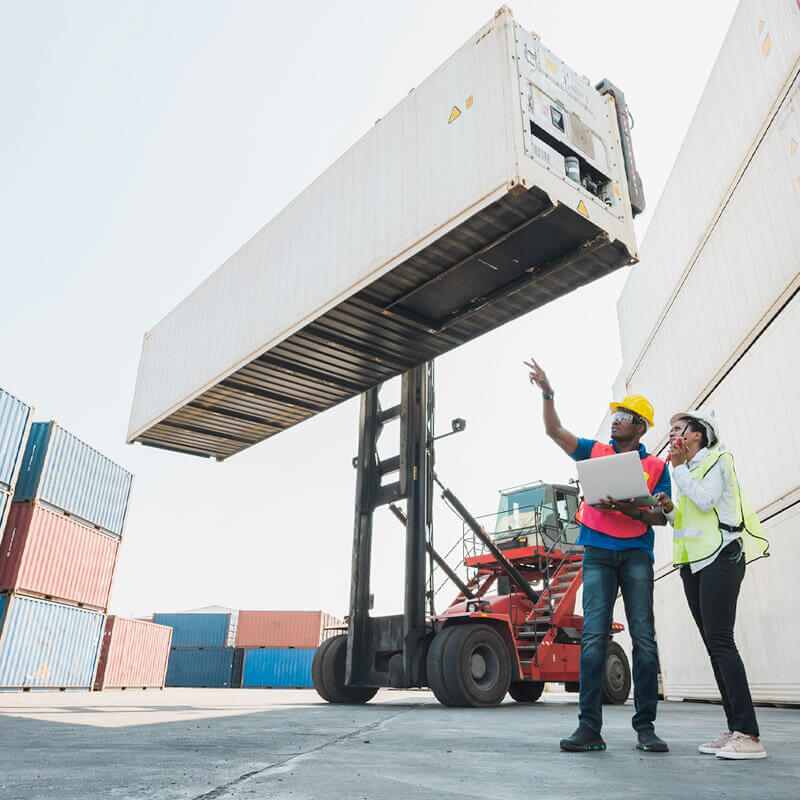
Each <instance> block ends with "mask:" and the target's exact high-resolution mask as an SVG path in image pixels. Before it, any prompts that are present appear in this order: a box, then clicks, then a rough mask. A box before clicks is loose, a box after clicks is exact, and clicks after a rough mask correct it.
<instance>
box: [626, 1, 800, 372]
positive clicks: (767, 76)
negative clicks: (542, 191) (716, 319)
mask: <svg viewBox="0 0 800 800" xmlns="http://www.w3.org/2000/svg"><path fill="white" fill-rule="evenodd" d="M799 56H800V9H798V8H797V6H796V4H794V3H791V2H786V1H785V0H742V2H741V3H740V4H739V8H738V9H737V11H736V13H735V15H734V18H733V21H732V23H731V27H730V29H729V30H728V34H727V36H726V39H725V41H724V43H723V45H722V48H721V50H720V53H719V56H718V57H717V61H716V63H715V65H714V68H713V71H712V73H711V76H710V77H709V80H708V83H707V85H706V88H705V90H704V92H703V95H702V97H701V99H700V103H699V105H698V107H697V111H696V112H695V115H694V118H693V120H692V123H691V126H690V128H689V131H688V133H687V135H686V138H685V139H684V142H683V145H682V147H681V150H680V153H679V155H678V157H677V159H676V161H675V165H674V167H673V170H672V173H671V174H670V177H669V179H668V181H667V184H666V186H665V188H664V192H663V194H662V195H661V198H660V201H659V203H658V207H657V209H656V212H655V214H654V216H653V218H652V220H651V222H650V226H649V228H648V230H647V235H646V237H645V240H644V242H643V243H642V253H641V260H642V264H641V267H638V268H637V269H634V270H633V271H632V272H631V276H630V279H629V280H628V282H627V284H626V286H625V290H624V291H623V293H622V296H621V297H620V300H619V316H620V330H621V333H622V337H621V338H622V349H623V356H624V360H625V364H626V365H628V366H630V365H631V364H633V362H634V361H635V359H636V357H637V355H638V354H639V352H640V351H641V349H642V347H643V345H644V344H645V342H646V341H647V339H648V338H649V336H650V335H651V332H652V330H653V327H654V324H655V323H656V321H657V319H658V318H659V315H660V314H661V313H662V312H663V311H664V310H666V308H667V307H668V304H669V301H670V298H671V295H672V292H673V289H674V288H675V286H676V284H678V282H679V281H680V280H681V276H682V275H683V274H684V273H685V271H687V270H689V269H690V268H691V266H692V263H693V259H694V257H695V256H696V250H697V248H698V245H699V244H700V243H701V242H702V240H703V238H704V236H705V235H706V234H707V232H708V229H709V228H710V227H713V223H714V221H715V219H716V218H717V216H718V215H719V214H720V213H721V212H722V210H723V208H724V205H725V201H726V199H727V197H728V195H729V194H730V193H731V192H732V191H733V189H734V187H735V186H736V183H737V180H738V178H739V176H740V174H741V171H742V170H743V169H744V167H745V166H746V165H747V163H748V159H749V157H750V155H751V154H752V151H753V149H754V148H755V147H756V146H757V144H758V142H759V140H760V138H761V136H762V135H763V133H764V130H765V126H766V125H768V124H769V122H770V120H771V118H772V114H774V112H775V110H776V108H777V107H778V106H779V105H780V103H781V102H782V100H783V99H784V98H785V96H786V93H787V90H788V87H789V85H790V84H791V83H792V81H793V80H794V78H795V76H796V74H797V71H798V66H799V65H798V57H799ZM795 172H796V171H795ZM794 177H795V179H796V178H797V175H796V174H795V175H794ZM769 207H770V208H771V209H772V210H773V211H776V212H780V209H779V208H778V207H777V204H776V202H775V201H774V200H772V199H771V200H770V201H769Z"/></svg>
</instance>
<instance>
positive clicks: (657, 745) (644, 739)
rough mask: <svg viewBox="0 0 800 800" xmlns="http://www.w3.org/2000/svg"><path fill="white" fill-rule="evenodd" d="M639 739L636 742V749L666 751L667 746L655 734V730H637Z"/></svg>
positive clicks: (648, 751) (650, 751) (655, 751)
mask: <svg viewBox="0 0 800 800" xmlns="http://www.w3.org/2000/svg"><path fill="white" fill-rule="evenodd" d="M636 735H637V737H638V739H639V741H638V742H637V743H636V749H637V750H644V751H645V752H646V753H668V752H669V746H668V745H667V743H666V742H665V741H664V740H663V739H662V738H661V737H660V736H656V732H655V731H637V734H636Z"/></svg>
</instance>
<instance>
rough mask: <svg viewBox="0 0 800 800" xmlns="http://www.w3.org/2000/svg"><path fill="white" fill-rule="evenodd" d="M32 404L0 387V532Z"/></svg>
mask: <svg viewBox="0 0 800 800" xmlns="http://www.w3.org/2000/svg"><path fill="white" fill-rule="evenodd" d="M32 417H33V407H32V406H29V405H26V404H25V403H23V402H22V401H21V400H18V399H17V398H16V397H14V395H12V394H9V393H8V392H6V391H4V390H3V389H0V536H1V535H2V533H3V526H4V525H5V521H6V516H7V514H8V513H9V511H10V506H11V498H12V497H13V495H14V486H15V484H16V482H17V475H18V473H19V469H20V465H21V464H22V454H23V453H24V451H25V442H26V441H27V439H28V432H29V431H30V426H31V419H32Z"/></svg>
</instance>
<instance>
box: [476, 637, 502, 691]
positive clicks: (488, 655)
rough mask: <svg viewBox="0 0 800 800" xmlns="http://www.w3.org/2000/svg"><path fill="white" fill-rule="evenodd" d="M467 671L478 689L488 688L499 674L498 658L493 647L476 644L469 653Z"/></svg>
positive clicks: (495, 681)
mask: <svg viewBox="0 0 800 800" xmlns="http://www.w3.org/2000/svg"><path fill="white" fill-rule="evenodd" d="M469 672H470V677H471V678H472V680H473V682H474V683H475V685H476V686H477V687H478V688H480V689H490V688H491V687H492V686H494V684H495V683H497V680H498V678H499V676H500V659H499V658H498V657H497V653H495V651H494V648H493V647H490V646H488V645H486V644H478V645H476V646H475V647H474V648H473V649H472V652H471V653H470V655H469Z"/></svg>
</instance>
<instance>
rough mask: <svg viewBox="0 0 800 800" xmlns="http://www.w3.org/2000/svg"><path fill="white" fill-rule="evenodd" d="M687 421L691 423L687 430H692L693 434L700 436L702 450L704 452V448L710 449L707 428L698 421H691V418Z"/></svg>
mask: <svg viewBox="0 0 800 800" xmlns="http://www.w3.org/2000/svg"><path fill="white" fill-rule="evenodd" d="M686 421H687V422H688V423H689V425H688V428H687V430H690V431H691V432H692V433H699V434H700V449H701V450H702V449H703V448H704V447H708V434H707V433H706V426H705V425H703V424H702V423H701V422H698V421H697V420H696V419H691V417H688V418H686Z"/></svg>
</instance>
